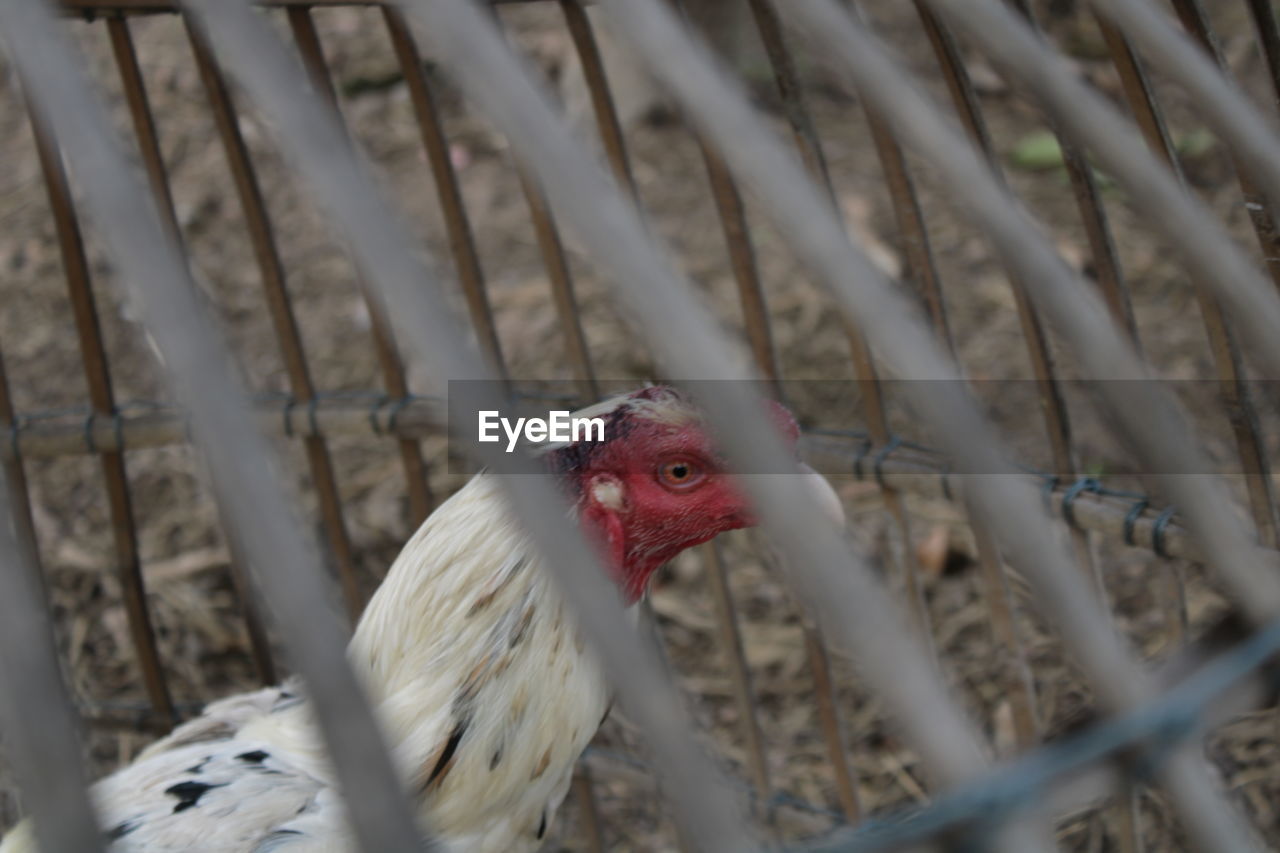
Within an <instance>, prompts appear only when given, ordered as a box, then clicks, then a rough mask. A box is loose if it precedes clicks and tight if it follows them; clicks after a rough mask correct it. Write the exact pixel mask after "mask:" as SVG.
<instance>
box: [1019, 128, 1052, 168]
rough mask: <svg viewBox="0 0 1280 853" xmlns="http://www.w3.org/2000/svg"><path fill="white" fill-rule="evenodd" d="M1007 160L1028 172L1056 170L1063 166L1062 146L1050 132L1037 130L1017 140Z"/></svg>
mask: <svg viewBox="0 0 1280 853" xmlns="http://www.w3.org/2000/svg"><path fill="white" fill-rule="evenodd" d="M1009 160H1010V162H1012V163H1013V165H1014V166H1016V167H1018V168H1019V169H1027V170H1028V171H1039V170H1041V169H1056V168H1058V167H1060V166H1062V165H1063V163H1062V146H1061V145H1059V144H1058V137H1057V136H1055V135H1054V134H1053V132H1052V131H1049V130H1037V131H1034V132H1032V133H1029V134H1027V135H1026V136H1024V137H1022V139H1020V140H1018V144H1017V145H1016V146H1014V149H1013V153H1012V154H1010V155H1009Z"/></svg>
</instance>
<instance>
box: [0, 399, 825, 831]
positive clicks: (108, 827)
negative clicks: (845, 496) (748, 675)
mask: <svg viewBox="0 0 1280 853" xmlns="http://www.w3.org/2000/svg"><path fill="white" fill-rule="evenodd" d="M766 413H767V414H770V415H771V416H772V417H773V418H774V419H775V422H776V423H777V425H778V427H779V429H780V430H781V432H782V434H783V435H785V436H788V437H789V438H790V439H791V441H792V443H793V444H794V441H795V438H796V435H797V433H798V427H797V426H796V423H795V420H794V419H793V418H792V417H791V415H790V414H789V413H788V412H786V410H785V409H783V408H782V407H781V406H777V405H774V406H773V408H772V410H770V411H769V412H766ZM577 414H578V415H579V416H592V417H595V416H600V417H601V418H602V419H603V420H604V421H606V422H607V424H608V430H607V434H606V436H605V437H604V438H603V439H601V440H599V441H596V442H579V443H570V444H567V445H560V446H555V447H547V448H544V449H543V452H544V459H545V461H546V464H547V468H548V471H549V472H551V473H553V474H554V475H556V476H557V477H558V478H559V480H560V482H561V484H562V485H563V487H564V488H565V491H566V493H567V495H568V496H569V497H570V498H571V501H572V505H573V512H574V515H575V518H576V519H577V521H578V523H579V524H580V525H581V526H582V527H583V528H584V529H585V530H586V531H588V532H589V533H590V534H591V535H592V536H593V537H594V538H595V539H596V540H597V542H598V543H599V544H600V545H601V546H602V551H603V555H604V556H605V560H604V566H603V568H605V569H607V570H608V571H609V573H610V577H611V579H612V580H613V581H614V583H615V585H616V586H617V589H618V592H619V595H620V596H621V598H622V599H623V601H624V602H626V603H627V604H628V605H633V604H635V603H636V601H638V600H639V599H640V597H641V596H642V595H643V594H644V591H645V589H646V588H647V586H648V583H649V579H650V578H651V577H652V576H653V573H654V572H655V571H656V570H657V569H658V567H659V566H660V565H662V564H663V563H664V562H666V561H668V560H670V559H672V558H673V557H674V556H675V555H676V554H678V553H680V552H681V551H682V550H684V549H685V548H688V547H691V546H693V545H696V544H698V543H701V542H706V541H708V540H709V539H711V538H712V537H714V536H716V535H717V534H719V533H722V532H724V531H726V530H733V529H736V528H740V527H746V526H750V525H751V524H753V523H754V521H753V517H752V512H751V508H750V506H749V504H748V503H747V501H746V499H745V498H744V496H743V495H741V494H740V493H739V491H738V489H737V488H736V486H735V485H734V484H733V482H732V478H729V477H726V476H723V474H724V466H723V464H722V461H721V460H720V459H719V457H718V455H717V454H716V452H715V448H714V447H713V446H712V444H711V442H710V440H709V437H708V436H707V434H706V431H705V429H704V428H703V422H702V417H701V413H700V412H699V411H698V410H697V408H696V407H695V406H694V405H693V404H692V403H691V402H690V401H688V400H686V399H685V398H683V397H682V395H681V394H680V393H678V392H676V391H675V390H673V389H669V388H663V387H660V386H653V387H649V388H644V389H641V390H639V391H635V392H632V393H631V394H627V395H623V396H620V397H616V398H613V399H610V400H606V401H603V402H602V403H599V404H597V405H596V406H593V407H590V408H589V409H585V410H582V411H580V412H578V413H577ZM808 473H809V475H810V476H812V477H813V478H814V480H815V481H820V491H821V490H822V489H825V493H827V494H829V495H830V498H831V500H835V499H834V494H833V493H831V490H830V486H828V485H826V483H825V481H822V480H821V478H820V477H819V476H818V475H817V474H814V473H813V472H811V471H810V472H808ZM837 504H838V501H837ZM348 656H349V658H350V661H351V665H352V667H353V668H354V670H355V671H356V673H357V674H358V675H359V676H360V677H361V678H362V679H363V680H364V683H365V686H366V689H367V690H368V693H369V696H370V698H371V700H372V702H373V703H374V709H375V711H376V712H377V715H378V717H379V719H380V721H381V723H382V727H383V731H384V733H385V735H386V737H387V741H388V745H389V747H390V748H391V752H392V755H393V757H394V760H395V762H396V765H397V767H398V769H399V770H400V773H401V775H402V778H403V779H404V783H405V787H406V789H407V790H408V791H409V793H410V794H411V796H412V797H413V801H414V803H415V804H416V806H417V808H418V810H419V813H420V816H421V817H422V819H423V822H424V825H425V826H426V827H427V828H428V829H429V830H430V831H431V832H432V833H433V834H434V835H435V836H436V837H437V839H438V840H440V841H441V842H443V843H445V844H446V845H447V846H448V847H449V848H450V849H453V850H458V851H469V853H500V851H501V853H509V851H514V853H520V851H530V850H533V849H534V848H536V847H537V846H538V845H539V844H540V842H541V839H542V838H543V836H544V835H545V833H546V831H547V827H548V825H549V823H550V821H551V819H552V817H553V815H554V813H555V810H556V808H557V807H558V806H559V804H560V802H561V800H563V799H564V795H565V793H566V791H567V790H568V787H569V782H570V777H571V774H572V772H573V764H574V761H575V760H576V759H577V757H578V755H579V754H580V753H581V752H582V750H583V749H584V748H585V747H586V745H587V743H588V741H590V740H591V737H592V735H593V734H594V733H595V731H596V729H597V728H598V727H599V725H600V722H601V721H602V719H603V718H604V715H605V713H606V712H607V709H608V706H609V691H608V688H607V686H606V683H605V680H604V677H603V673H602V672H601V671H600V669H599V667H598V665H597V662H596V661H595V659H594V657H593V656H592V654H591V653H590V650H588V649H587V648H586V646H585V644H584V643H583V641H582V638H581V637H580V636H579V635H578V632H577V628H576V625H575V624H574V622H573V619H572V617H571V615H570V613H569V612H568V610H567V608H566V606H565V604H564V602H563V601H562V600H561V598H560V596H559V594H558V592H557V591H556V589H555V588H554V587H553V585H552V581H551V579H550V578H549V576H548V574H547V573H546V572H545V571H544V569H543V567H542V566H541V565H539V558H538V557H537V555H536V553H535V552H534V550H533V548H532V547H531V543H530V542H529V541H528V538H527V536H526V534H525V532H524V531H523V529H522V528H521V527H520V526H519V525H518V523H517V522H516V520H515V519H514V518H512V516H511V514H510V513H509V511H508V509H507V506H506V503H505V501H504V499H503V497H502V495H501V493H500V490H499V488H498V484H497V482H496V480H495V479H494V477H492V476H489V475H486V474H480V475H478V476H476V477H475V478H473V479H472V480H471V482H470V483H468V484H467V486H466V487H464V488H463V489H462V490H461V491H459V492H458V493H457V494H455V495H454V496H453V497H452V498H450V499H449V500H448V501H446V502H445V503H444V504H442V505H441V506H440V508H439V509H437V510H436V511H435V512H434V513H432V515H431V517H430V518H429V519H427V521H426V522H425V523H423V525H422V527H421V528H419V530H418V532H417V533H415V534H414V536H413V538H412V539H411V540H410V541H409V543H408V544H407V545H406V546H405V548H404V550H403V551H402V552H401V553H400V556H399V557H398V558H397V560H396V562H395V564H394V565H393V566H392V567H391V570H390V572H389V573H388V574H387V577H386V579H385V580H384V581H383V583H382V586H381V587H380V588H379V589H378V592H377V594H376V595H374V597H373V599H372V600H371V601H370V602H369V606H368V608H367V609H366V610H365V613H364V615H363V616H362V617H361V619H360V623H359V625H358V626H357V627H356V631H355V636H354V638H353V639H352V641H351V645H350V648H349V652H348ZM335 786H336V779H335V777H334V775H333V772H332V769H331V768H330V766H329V764H328V760H327V758H326V753H325V750H324V745H323V743H322V740H321V738H320V735H319V733H318V731H317V729H316V727H315V725H314V723H313V721H312V717H311V708H310V706H309V704H308V703H307V702H306V700H305V698H304V697H303V696H301V694H300V693H299V691H298V690H297V689H296V688H294V687H291V686H289V685H285V686H281V687H275V688H269V689H267V690H262V691H258V692H256V693H250V694H245V695H242V696H236V697H232V698H230V699H226V700H223V701H221V702H216V703H214V704H212V705H210V706H209V708H208V709H207V710H206V711H205V713H204V714H203V715H202V716H201V717H199V718H197V719H195V720H192V721H191V722H189V723H186V724H184V725H182V726H180V727H179V728H177V729H176V730H175V731H174V732H173V733H172V734H170V735H169V736H168V737H166V738H165V739H163V740H161V741H160V742H158V743H156V744H155V745H153V746H151V747H150V748H148V749H147V750H146V751H145V752H143V753H142V755H141V756H139V759H138V760H137V761H136V762H134V763H133V764H132V765H130V766H129V767H126V768H124V769H122V770H120V771H118V772H116V773H115V774H113V775H112V776H110V777H108V778H107V779H104V780H102V781H101V782H99V783H97V784H96V785H94V786H93V789H92V796H93V799H94V802H95V803H96V805H97V807H98V810H99V820H100V824H101V826H103V827H104V832H105V834H106V839H107V841H108V842H109V843H110V849H111V850H112V851H113V853H126V851H128V853H157V851H165V853H167V852H168V851H179V850H182V851H197V853H199V851H208V852H209V853H213V851H218V853H272V851H283V853H305V852H306V851H347V850H351V849H353V846H354V843H353V839H352V836H351V832H350V829H349V827H348V826H347V825H346V821H345V815H344V810H343V806H342V800H341V796H340V792H339V791H338V790H337V788H336V787H335ZM34 850H35V845H34V841H33V835H32V831H31V827H30V825H29V824H20V825H19V827H18V829H17V830H15V832H14V833H12V834H11V835H10V836H9V837H8V838H6V839H5V840H4V841H3V842H0V853H33V851H34Z"/></svg>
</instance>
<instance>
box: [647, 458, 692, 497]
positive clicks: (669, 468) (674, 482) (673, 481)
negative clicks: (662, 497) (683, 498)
mask: <svg viewBox="0 0 1280 853" xmlns="http://www.w3.org/2000/svg"><path fill="white" fill-rule="evenodd" d="M702 479H703V471H702V468H701V467H700V466H699V465H698V464H697V463H696V462H693V461H691V460H688V459H673V460H671V461H670V462H666V463H664V464H663V465H662V466H661V467H660V468H658V480H659V481H660V482H661V483H662V485H664V486H666V487H667V488H669V489H675V490H682V489H689V488H692V487H693V486H695V485H697V484H698V483H699V482H701V480H702Z"/></svg>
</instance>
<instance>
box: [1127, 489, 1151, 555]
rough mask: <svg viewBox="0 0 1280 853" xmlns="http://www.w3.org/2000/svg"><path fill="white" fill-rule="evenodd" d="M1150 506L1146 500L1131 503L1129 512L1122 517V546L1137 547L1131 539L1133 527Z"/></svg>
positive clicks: (1140, 499) (1141, 499)
mask: <svg viewBox="0 0 1280 853" xmlns="http://www.w3.org/2000/svg"><path fill="white" fill-rule="evenodd" d="M1150 505H1151V502H1150V501H1148V500H1147V499H1146V498H1139V499H1138V500H1136V501H1134V502H1133V506H1131V507H1130V508H1129V512H1128V513H1126V514H1125V517H1124V544H1126V545H1129V546H1131V547H1137V544H1138V543H1137V542H1136V541H1134V538H1133V527H1134V525H1135V524H1137V523H1138V519H1139V518H1140V517H1141V516H1142V513H1144V512H1145V511H1146V509H1147V507H1149V506H1150Z"/></svg>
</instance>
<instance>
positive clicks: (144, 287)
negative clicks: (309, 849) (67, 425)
mask: <svg viewBox="0 0 1280 853" xmlns="http://www.w3.org/2000/svg"><path fill="white" fill-rule="evenodd" d="M0 33H2V35H0V38H3V40H4V44H5V47H6V50H7V52H8V54H9V56H10V58H11V59H12V61H13V62H14V64H15V66H16V67H17V68H18V69H19V71H20V73H21V74H22V75H23V79H24V80H25V81H26V83H27V85H28V87H29V94H30V97H31V99H32V102H33V109H34V110H35V111H36V113H37V114H39V115H40V116H41V117H42V118H43V119H44V120H45V121H46V122H47V123H48V125H49V127H50V128H51V130H52V132H53V133H55V134H56V135H57V137H58V138H59V139H60V140H61V141H62V143H63V145H64V149H63V150H64V152H65V154H66V156H67V159H68V161H69V163H70V164H71V165H72V166H73V168H74V169H75V172H76V175H77V176H78V179H79V183H80V188H81V190H82V192H83V196H84V199H85V205H86V208H87V210H88V212H89V214H90V216H91V218H92V219H93V221H94V223H95V224H96V226H97V227H98V228H99V229H100V231H101V233H102V234H103V235H104V237H105V238H106V242H107V244H108V246H109V247H110V249H111V250H112V253H113V257H114V258H115V260H116V262H117V263H118V264H119V267H120V269H121V271H122V273H123V275H122V279H124V280H125V281H126V282H128V283H129V286H130V288H131V296H132V297H133V300H134V302H135V303H136V304H137V305H139V306H140V307H141V308H142V314H143V316H144V318H145V319H146V321H147V326H148V328H149V329H150V331H151V333H152V336H153V339H154V340H155V342H156V344H157V346H158V347H159V349H160V351H161V352H162V353H164V363H165V367H166V369H167V370H168V371H169V372H170V375H171V377H172V379H173V387H174V391H175V393H176V394H177V395H178V396H179V398H180V399H182V400H183V401H184V403H185V405H186V408H188V409H189V410H190V411H191V413H192V414H193V424H192V429H193V432H194V434H195V436H196V439H197V442H198V444H199V445H200V447H201V449H202V450H203V451H204V453H205V454H206V459H207V461H208V463H209V470H210V472H211V473H212V476H213V480H214V485H215V491H216V493H217V495H218V498H219V503H220V505H221V506H222V508H223V510H224V512H225V513H226V517H227V518H228V519H229V520H230V521H231V523H232V525H233V527H234V528H235V530H236V532H237V535H239V536H240V537H241V539H240V541H241V542H243V543H244V545H245V549H246V554H247V556H248V557H249V564H250V566H251V567H252V568H253V569H254V572H255V575H254V576H255V579H256V580H257V582H258V584H259V587H260V588H261V589H262V590H263V591H264V592H265V593H266V595H265V596H264V598H265V599H266V601H267V603H268V605H269V607H270V610H271V613H272V614H273V615H274V616H275V617H276V623H277V625H278V626H279V627H280V629H281V635H282V641H283V643H284V645H285V648H286V649H287V651H288V652H289V655H290V658H291V660H292V661H293V663H294V665H295V666H296V668H297V670H298V671H299V672H300V673H301V674H302V676H303V678H304V679H305V680H306V682H307V684H308V689H309V691H310V692H311V694H312V695H313V696H314V697H315V703H316V709H317V714H316V717H317V720H318V722H319V724H320V729H321V731H322V732H323V733H324V735H325V739H326V742H327V744H328V747H329V755H330V757H331V758H332V760H333V762H334V766H335V769H336V771H337V776H338V778H339V779H340V780H341V785H342V788H343V790H344V792H346V800H347V807H348V814H349V816H350V818H351V821H352V824H353V826H354V829H355V833H356V836H357V838H358V839H359V841H360V844H361V846H362V848H363V849H365V850H368V851H375V850H376V851H408V850H419V849H422V845H421V843H420V841H419V833H418V830H417V827H416V826H415V824H414V820H413V818H412V816H411V813H410V811H409V809H408V805H407V803H406V802H405V799H404V795H403V793H402V792H401V790H400V784H399V779H398V778H397V776H396V774H395V772H394V770H393V769H392V765H391V761H390V759H389V757H388V755H387V753H386V749H385V746H384V745H383V742H382V738H381V737H380V735H379V733H378V730H377V727H376V725H375V723H374V720H373V717H372V715H371V713H370V711H369V708H368V705H367V704H366V703H365V701H364V698H363V691H362V690H361V688H360V686H359V684H358V682H357V681H356V679H355V677H354V675H353V674H352V672H351V670H350V669H349V668H348V666H347V664H346V660H345V654H344V645H345V641H344V632H343V631H342V629H341V627H340V623H339V621H338V619H337V616H336V614H335V612H334V611H333V608H332V607H331V605H330V600H329V597H328V595H327V594H326V591H325V589H324V586H323V581H322V579H321V577H320V576H319V575H318V574H317V573H316V572H315V571H314V570H313V568H314V566H315V565H316V564H317V559H318V556H317V552H316V550H315V546H314V543H313V542H311V541H310V539H309V537H307V536H305V535H304V534H303V532H302V531H301V530H300V529H299V526H298V524H297V522H296V521H295V520H294V519H293V517H292V514H291V512H290V510H289V509H288V507H289V506H290V503H289V501H288V500H287V498H286V497H285V495H284V494H283V492H282V489H281V486H280V485H279V480H278V478H277V477H276V476H275V474H274V471H275V470H276V469H275V466H274V465H273V464H272V463H271V462H270V461H269V460H270V459H271V453H270V451H269V449H268V448H267V446H266V443H265V441H264V440H263V438H262V437H261V436H260V435H258V434H257V433H256V432H255V430H254V429H253V427H252V424H251V421H250V420H249V418H248V417H247V413H246V412H245V411H244V401H245V395H244V393H243V391H242V390H241V389H240V386H239V383H238V382H237V381H236V380H235V378H234V375H233V374H232V372H231V369H230V358H229V356H228V354H227V353H226V351H225V348H224V347H223V346H222V345H221V342H220V341H218V339H217V338H216V337H215V336H214V335H213V333H212V331H211V328H210V326H209V325H208V323H207V320H205V319H204V315H203V313H202V311H201V309H200V306H199V303H198V302H197V301H196V299H195V285H194V282H192V280H191V277H190V274H189V273H188V271H187V267H186V264H185V263H184V262H183V259H182V256H181V255H180V253H179V251H178V249H177V247H176V246H175V245H174V244H173V242H172V240H171V239H170V237H169V235H168V233H167V232H166V229H165V227H164V225H163V224H162V218H161V215H160V213H159V211H158V210H157V208H156V206H155V203H154V201H153V199H152V197H151V195H150V194H149V193H148V192H147V191H146V189H145V187H143V186H142V185H141V184H140V182H139V181H138V180H137V178H136V173H135V172H134V170H133V169H132V168H130V166H129V164H128V160H127V159H126V157H125V156H124V153H123V151H122V149H121V147H120V145H119V143H118V142H117V140H116V137H115V135H114V133H113V132H112V130H111V123H110V121H109V120H108V118H107V116H106V115H105V113H104V111H103V109H102V107H101V105H100V104H99V102H98V101H97V100H96V99H95V98H94V97H93V96H92V95H91V94H90V88H89V84H88V82H87V80H86V78H85V75H84V72H83V71H82V70H81V65H80V63H79V61H78V60H77V58H76V55H75V54H74V53H73V52H72V50H71V49H70V47H69V46H68V44H67V43H66V40H65V38H64V36H63V35H62V34H61V33H60V32H59V30H58V25H57V22H56V21H55V20H54V19H53V18H52V15H51V14H50V11H49V9H48V8H46V6H45V4H44V3H43V2H40V0H19V2H11V3H6V4H4V5H3V6H0ZM5 598H6V600H8V597H7V596H6V597H5ZM11 648H13V647H11ZM56 672H57V669H56V668H50V670H49V675H48V676H47V677H53V674H54V673H56ZM57 707H58V703H57V702H53V703H51V705H50V708H49V712H50V713H56V709H57ZM41 730H44V729H43V728H42V726H41V725H40V724H38V723H37V724H35V727H34V728H33V730H32V731H33V733H34V732H35V731H41ZM67 743H68V744H74V743H75V740H74V739H73V738H68V739H67ZM71 778H74V777H71ZM29 790H30V791H31V793H32V794H33V796H32V809H33V811H34V812H35V813H36V814H37V815H39V814H42V813H43V814H45V815H53V814H58V815H59V818H58V819H59V820H60V821H65V822H66V823H67V824H68V825H71V826H74V825H79V824H80V822H81V821H82V820H84V819H85V817H84V815H82V814H81V813H80V811H81V810H77V808H76V805H77V799H82V798H73V799H71V800H63V801H50V800H49V799H48V795H49V792H48V791H46V790H44V789H42V788H40V787H39V786H33V787H31V788H30V789H29ZM85 814H87V811H85ZM80 847H81V845H80V844H76V845H70V846H63V845H60V844H58V845H53V846H51V847H50V848H49V849H59V850H60V849H78V848H80ZM84 849H92V845H90V846H89V847H86V848H84Z"/></svg>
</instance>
